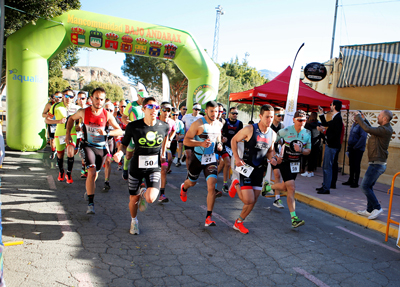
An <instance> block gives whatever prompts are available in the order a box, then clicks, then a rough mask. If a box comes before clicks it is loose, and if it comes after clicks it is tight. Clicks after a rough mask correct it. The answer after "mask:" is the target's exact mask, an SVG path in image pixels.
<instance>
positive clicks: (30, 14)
mask: <svg viewBox="0 0 400 287" xmlns="http://www.w3.org/2000/svg"><path fill="white" fill-rule="evenodd" d="M4 4H5V5H7V6H10V7H13V8H16V9H19V10H22V11H25V12H26V13H22V12H19V11H17V10H14V9H11V8H6V10H5V21H4V50H3V63H2V78H1V84H0V90H1V91H3V89H4V87H5V82H6V70H5V69H6V60H5V59H6V49H5V47H6V45H5V43H6V40H7V37H8V36H10V35H11V34H13V33H15V32H16V31H18V30H19V29H21V28H22V27H23V26H25V25H27V24H29V23H32V24H35V23H36V21H37V20H38V19H39V18H44V19H51V18H54V17H56V16H59V15H61V14H63V13H64V12H66V11H69V10H72V9H80V7H81V3H80V1H79V0H46V1H37V0H24V1H21V0H6V1H5V3H4ZM77 51H78V48H77V47H70V48H67V49H66V50H64V51H63V52H61V53H59V54H58V55H57V56H55V57H54V58H53V59H51V60H50V61H49V78H50V77H54V76H58V77H61V68H62V66H65V67H71V66H73V65H75V64H76V63H77V62H78V58H77Z"/></svg>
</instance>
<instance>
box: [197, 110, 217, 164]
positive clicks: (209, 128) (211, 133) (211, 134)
mask: <svg viewBox="0 0 400 287" xmlns="http://www.w3.org/2000/svg"><path fill="white" fill-rule="evenodd" d="M201 120H202V121H203V125H204V130H203V133H202V134H200V135H195V137H194V139H195V140H196V141H200V142H203V141H205V140H206V139H210V140H211V142H212V143H211V145H210V146H209V147H208V148H204V147H201V146H195V147H194V154H195V155H196V157H197V159H198V160H199V161H201V156H202V155H203V154H213V153H214V150H215V143H216V141H217V139H218V136H219V135H221V126H220V124H218V122H214V125H210V124H209V123H208V122H207V120H206V118H205V117H202V118H201Z"/></svg>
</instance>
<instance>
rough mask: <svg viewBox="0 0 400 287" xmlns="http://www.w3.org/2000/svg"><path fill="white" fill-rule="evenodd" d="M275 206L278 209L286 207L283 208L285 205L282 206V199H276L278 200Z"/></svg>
mask: <svg viewBox="0 0 400 287" xmlns="http://www.w3.org/2000/svg"><path fill="white" fill-rule="evenodd" d="M273 205H274V206H275V207H278V208H285V206H283V204H282V200H280V199H276V200H275V201H274V203H273Z"/></svg>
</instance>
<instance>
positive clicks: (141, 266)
mask: <svg viewBox="0 0 400 287" xmlns="http://www.w3.org/2000/svg"><path fill="white" fill-rule="evenodd" d="M48 156H49V153H45V152H38V153H28V152H26V153H22V152H10V151H9V152H7V154H6V159H5V162H4V164H3V168H2V169H0V177H1V184H2V198H1V199H2V202H3V204H2V216H3V241H4V242H12V241H18V240H23V241H24V244H22V245H16V246H9V247H6V249H5V252H4V274H5V275H4V276H5V280H6V283H7V286H8V287H10V286H30V287H31V286H275V285H282V286H314V285H316V286H363V287H367V286H400V260H399V258H400V249H396V248H395V243H394V239H389V242H388V243H385V242H384V236H383V235H382V234H381V233H378V232H375V231H372V230H368V229H365V228H363V227H361V226H359V225H356V224H353V223H351V222H348V221H346V220H344V219H341V218H338V217H336V216H334V215H331V214H328V213H325V212H323V211H320V210H317V209H314V208H312V207H310V206H307V205H305V204H302V203H297V214H298V216H299V217H300V218H301V219H304V220H305V222H306V224H305V225H304V226H301V227H299V228H297V229H292V228H291V224H290V215H289V211H288V209H287V207H286V206H287V205H286V201H285V200H284V201H283V202H284V205H285V207H286V208H285V209H277V208H275V207H273V205H272V202H273V200H272V199H267V198H259V201H258V203H257V204H256V206H255V208H254V210H253V212H252V213H251V214H250V216H249V217H248V218H247V219H246V221H245V226H246V227H247V228H248V229H249V230H250V233H249V234H248V235H243V234H241V233H239V232H237V231H235V230H233V229H232V224H233V223H234V221H235V219H236V218H237V217H238V215H239V213H240V209H241V207H242V203H241V201H240V200H239V199H238V198H237V197H236V198H234V199H231V198H230V197H229V196H227V195H226V194H224V195H223V197H221V198H217V200H216V204H215V208H214V213H213V219H214V220H215V221H216V223H217V226H216V227H204V220H205V215H206V211H205V205H206V191H205V186H206V185H205V180H204V177H203V175H201V179H200V180H199V184H198V185H196V186H195V187H194V188H191V189H190V190H189V192H188V201H187V202H186V203H183V202H182V201H181V200H180V199H179V190H178V187H179V186H180V184H181V182H182V181H183V180H184V178H185V176H186V173H185V170H186V168H185V166H184V165H183V166H181V167H179V168H176V167H175V166H173V168H172V170H173V171H172V173H171V174H169V175H168V184H167V189H166V195H167V197H169V199H170V202H169V203H167V204H163V205H162V204H158V203H154V204H151V205H149V207H148V209H147V211H145V212H143V213H139V215H138V219H139V226H140V232H141V234H140V235H131V234H129V225H130V215H129V210H128V190H127V183H126V182H125V181H124V180H122V178H121V171H117V169H116V167H117V166H116V164H115V163H113V170H112V175H111V181H110V184H111V190H110V191H109V192H108V193H102V192H101V189H102V187H103V182H104V171H101V173H100V175H99V179H98V181H97V187H96V196H95V199H94V200H95V208H96V214H95V215H87V214H86V202H85V201H84V199H83V194H84V191H85V187H84V180H83V179H80V178H79V169H80V159H79V158H78V157H76V158H75V168H74V171H73V179H74V183H73V184H72V185H67V184H66V183H65V182H62V183H60V182H57V181H56V178H57V173H58V169H57V168H56V167H55V161H50V160H49V159H48ZM64 164H66V163H64ZM221 183H222V177H220V178H219V184H221ZM219 187H221V185H219Z"/></svg>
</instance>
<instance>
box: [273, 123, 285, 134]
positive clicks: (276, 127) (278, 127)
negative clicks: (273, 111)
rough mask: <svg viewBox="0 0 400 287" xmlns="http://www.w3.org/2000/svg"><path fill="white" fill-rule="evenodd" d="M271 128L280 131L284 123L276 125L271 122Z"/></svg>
mask: <svg viewBox="0 0 400 287" xmlns="http://www.w3.org/2000/svg"><path fill="white" fill-rule="evenodd" d="M271 129H272V130H273V131H274V132H276V133H278V132H279V130H280V129H282V123H279V124H278V126H274V123H272V124H271Z"/></svg>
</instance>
